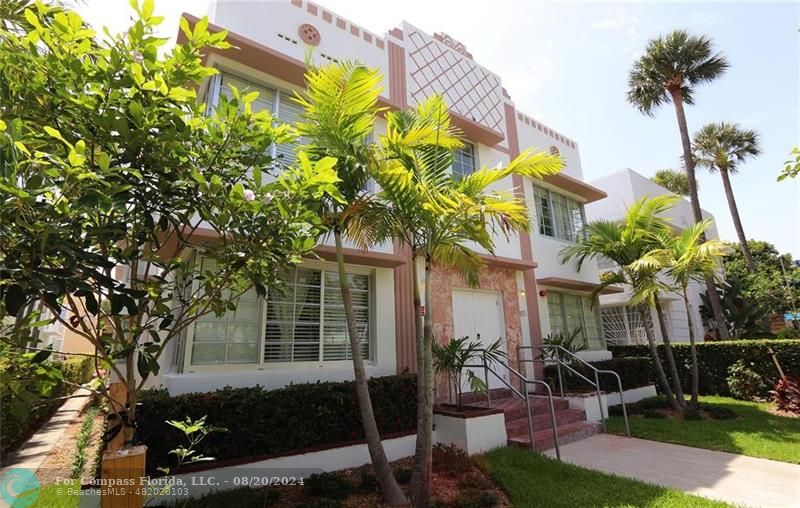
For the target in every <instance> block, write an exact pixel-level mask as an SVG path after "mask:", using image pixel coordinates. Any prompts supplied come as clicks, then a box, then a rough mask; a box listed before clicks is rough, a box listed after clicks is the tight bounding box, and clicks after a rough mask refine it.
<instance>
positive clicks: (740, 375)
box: [727, 360, 767, 401]
mask: <svg viewBox="0 0 800 508" xmlns="http://www.w3.org/2000/svg"><path fill="white" fill-rule="evenodd" d="M727 381H728V391H730V393H731V396H732V397H734V398H736V399H742V400H751V401H753V400H758V399H759V398H761V394H763V393H764V392H765V391H766V389H767V384H766V383H765V382H764V381H763V380H762V379H761V376H759V375H758V374H756V372H755V371H754V370H753V369H751V368H749V367H748V366H747V363H746V362H745V361H744V360H739V361H737V362H736V363H734V364H733V365H731V366H730V367H728V379H727Z"/></svg>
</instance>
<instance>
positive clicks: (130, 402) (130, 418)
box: [120, 350, 138, 448]
mask: <svg viewBox="0 0 800 508" xmlns="http://www.w3.org/2000/svg"><path fill="white" fill-rule="evenodd" d="M135 356H136V351H135V350H132V351H131V352H130V353H128V354H127V355H126V357H125V376H126V379H125V380H124V383H125V387H126V389H127V393H126V397H125V408H124V411H125V413H126V415H127V417H126V420H127V422H123V421H122V420H120V423H121V424H122V429H120V430H121V432H122V434H123V435H124V436H125V445H124V446H125V448H127V447H129V446H133V444H134V443H133V440H134V431H135V430H136V402H137V398H138V397H137V394H136V370H135V369H136V367H135V364H136V362H135Z"/></svg>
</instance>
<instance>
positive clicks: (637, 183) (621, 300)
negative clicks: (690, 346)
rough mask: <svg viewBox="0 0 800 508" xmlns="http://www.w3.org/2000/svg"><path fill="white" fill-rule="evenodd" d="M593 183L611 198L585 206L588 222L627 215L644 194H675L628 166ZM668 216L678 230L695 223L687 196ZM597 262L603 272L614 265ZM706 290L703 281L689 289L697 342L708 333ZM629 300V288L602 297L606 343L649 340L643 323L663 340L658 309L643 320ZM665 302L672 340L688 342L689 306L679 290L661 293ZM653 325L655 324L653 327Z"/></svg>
mask: <svg viewBox="0 0 800 508" xmlns="http://www.w3.org/2000/svg"><path fill="white" fill-rule="evenodd" d="M591 184H592V185H594V186H596V187H598V188H600V189H603V190H604V191H605V192H606V193H607V194H608V197H607V198H606V199H604V200H602V201H597V202H595V203H592V204H591V205H589V206H587V207H586V218H587V220H588V221H593V220H598V219H606V220H617V219H621V218H623V217H624V215H625V211H626V210H627V208H628V206H629V205H630V204H631V203H633V202H634V201H636V200H637V199H641V198H643V197H645V196H650V197H655V196H662V195H668V194H669V195H672V192H670V191H669V190H667V189H665V188H664V187H661V186H660V185H658V184H655V183H653V182H652V181H651V180H650V179H649V178H647V177H645V176H642V175H640V174H639V173H637V172H636V171H633V170H632V169H627V168H626V169H623V170H620V171H616V172H614V173H610V174H608V175H606V176H604V177H602V178H598V179H596V180H593V181H592V182H591ZM666 217H668V218H669V219H670V220H671V222H672V224H674V225H675V226H676V227H677V228H679V229H684V228H685V227H686V226H688V225H690V224H694V215H693V213H692V206H691V203H689V201H688V200H687V199H681V200H680V201H678V202H677V203H676V204H675V206H674V207H673V208H672V209H671V210H670V211H669V213H668V214H666ZM703 217H704V218H707V219H711V220H713V219H714V216H713V215H712V214H711V213H709V212H708V211H706V210H703ZM707 235H708V237H709V238H716V237H717V236H718V234H717V229H716V224H715V225H713V226H712V227H711V228H710V229H709V230H708V232H707ZM598 264H599V268H600V271H601V272H602V271H604V270H610V269H612V268H613V267H614V266H613V263H610V262H608V261H602V260H601V261H599V263H598ZM705 290H706V287H705V284H702V283H692V285H691V286H690V289H689V306H690V310H691V312H692V322H693V325H694V329H695V336H696V337H697V340H698V341H702V340H703V336H704V335H705V329H704V327H703V322H702V319H701V318H700V310H699V309H700V304H701V299H700V294H701V293H704V292H705ZM630 299H631V293H630V291H629V290H627V289H626V290H625V291H624V292H622V293H618V294H614V295H604V296H601V297H600V312H601V315H602V320H603V332H604V335H605V340H606V343H607V344H634V343H646V341H647V337H646V335H645V330H644V326H648V327H651V328H652V329H653V330H654V332H655V337H656V338H657V339H658V340H659V341H660V340H661V335H662V334H661V330H660V328H659V326H658V321H657V317H656V313H655V309H651V313H650V316H649V319H648V320H647V322H646V323H642V320H641V318H640V317H639V313H638V312H637V311H636V310H635V309H633V308H631V307H630V306H628V305H627V304H628V302H629V301H630ZM662 301H663V306H664V310H665V313H666V315H667V320H666V321H667V331H668V333H669V335H670V340H672V341H673V342H688V341H689V325H688V320H687V317H686V307H685V305H684V303H683V299H682V297H681V295H680V294H678V293H665V294H663V295H662ZM654 324H655V326H653V325H654Z"/></svg>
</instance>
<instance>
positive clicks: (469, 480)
mask: <svg viewBox="0 0 800 508" xmlns="http://www.w3.org/2000/svg"><path fill="white" fill-rule="evenodd" d="M458 486H459V487H461V488H464V489H479V490H487V489H492V488H494V484H493V483H492V481H491V480H490V479H488V478H487V477H486V476H485V475H483V474H481V473H478V472H473V473H468V474H466V475H464V477H463V478H461V480H459V482H458Z"/></svg>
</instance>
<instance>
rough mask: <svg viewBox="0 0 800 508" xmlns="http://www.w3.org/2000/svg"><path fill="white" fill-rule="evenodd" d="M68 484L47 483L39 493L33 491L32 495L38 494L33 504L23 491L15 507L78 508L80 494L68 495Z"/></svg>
mask: <svg viewBox="0 0 800 508" xmlns="http://www.w3.org/2000/svg"><path fill="white" fill-rule="evenodd" d="M67 488H68V487H67V486H65V485H45V486H43V487H42V488H41V489H39V492H38V494H34V493H31V494H30V496H31V497H33V496H36V500H35V501H34V502H33V504H31V502H30V499H29V498H28V497H27V496H26V494H27V493H23V494H22V496H20V498H19V499H18V500H17V502H15V503H14V504H13V505H12V507H13V508H77V506H78V503H79V502H80V495H78V493H77V492H75V493H73V495H67Z"/></svg>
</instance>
